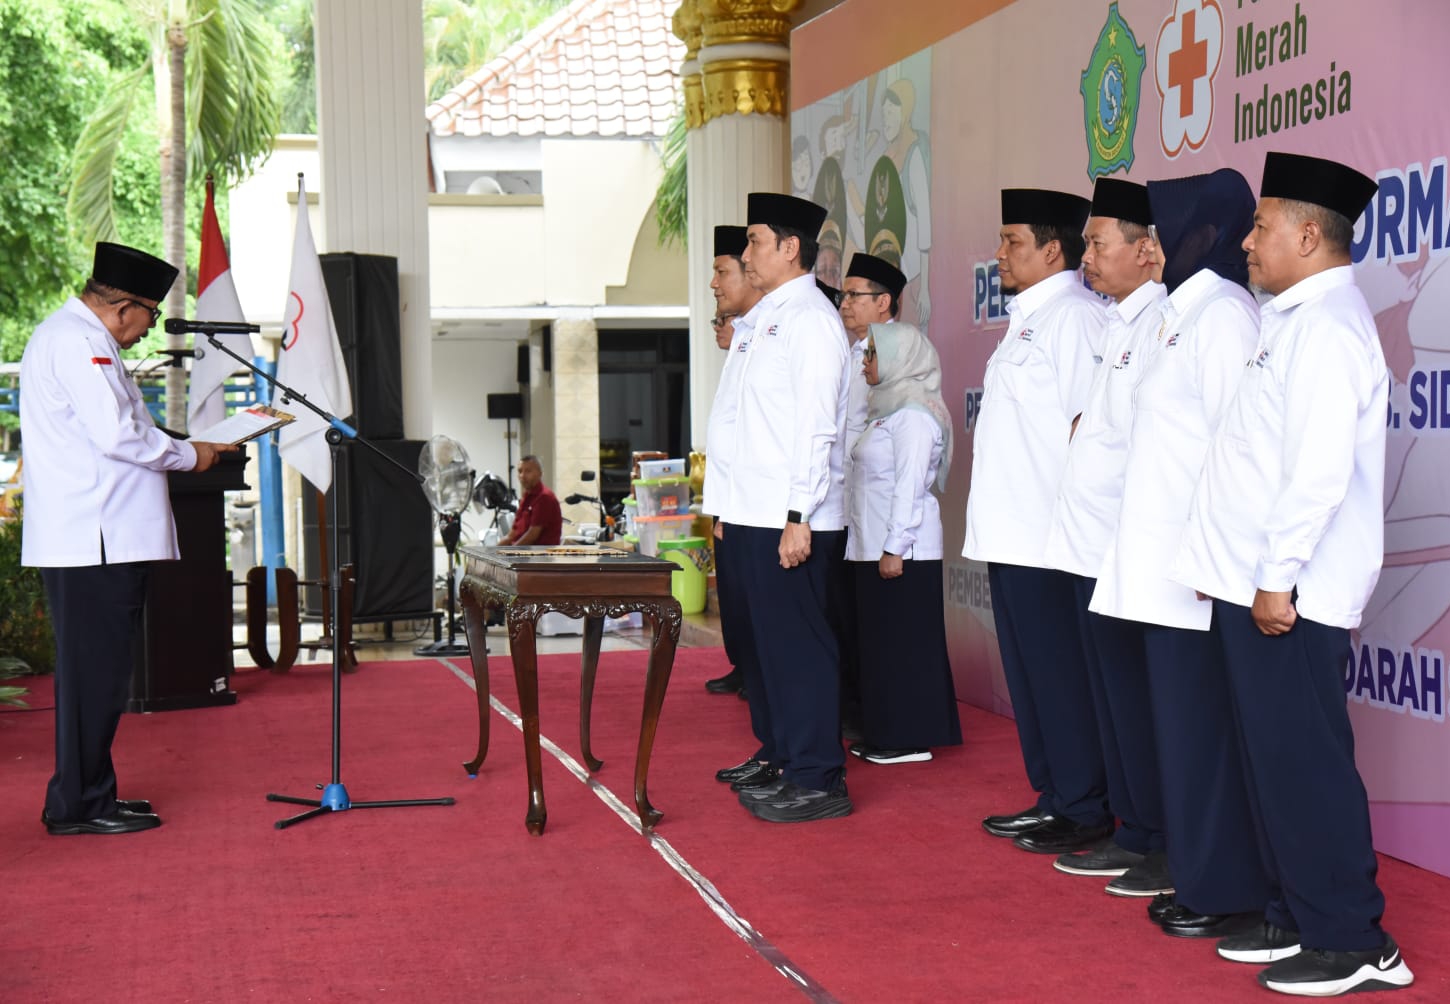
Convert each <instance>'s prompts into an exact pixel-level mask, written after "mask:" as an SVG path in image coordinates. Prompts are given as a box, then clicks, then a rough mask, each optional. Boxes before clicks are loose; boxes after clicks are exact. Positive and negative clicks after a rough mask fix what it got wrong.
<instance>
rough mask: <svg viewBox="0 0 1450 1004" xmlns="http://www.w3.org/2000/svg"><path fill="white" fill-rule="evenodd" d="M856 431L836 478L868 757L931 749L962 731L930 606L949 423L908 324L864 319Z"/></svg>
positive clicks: (895, 757) (929, 351) (941, 630)
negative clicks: (859, 428)
mask: <svg viewBox="0 0 1450 1004" xmlns="http://www.w3.org/2000/svg"><path fill="white" fill-rule="evenodd" d="M865 373H866V382H867V383H868V384H869V385H870V386H871V391H870V394H869V396H868V398H867V421H866V430H865V431H864V432H863V433H861V435H860V437H859V438H858V439H857V440H856V442H855V443H853V444H851V464H850V465H849V467H848V472H849V473H848V475H847V480H846V504H847V506H848V507H849V510H850V520H849V523H850V533H849V536H848V538H847V543H846V561H847V566H846V567H847V570H848V574H850V575H853V576H855V579H856V632H857V646H858V649H859V653H860V658H861V714H862V734H863V736H864V741H863V742H860V743H856V744H854V745H853V746H852V747H851V752H852V753H854V754H855V755H857V756H859V757H861V758H862V759H864V760H868V761H870V762H871V763H912V762H916V761H921V760H930V759H931V747H933V746H955V745H958V744H960V743H961V741H962V730H961V722H960V719H959V718H958V716H957V698H956V688H955V687H954V686H953V684H952V670H951V664H950V663H949V662H948V660H947V640H946V623H945V616H944V612H943V607H942V526H941V510H940V508H939V507H938V505H937V500H936V496H935V495H933V494H932V487H933V486H935V487H936V488H937V489H941V488H942V487H943V486H945V485H946V480H947V469H948V466H949V465H950V463H951V456H952V422H951V415H950V414H949V413H948V412H947V408H946V404H945V403H944V402H943V401H942V397H941V364H940V362H939V361H938V359H937V354H936V349H934V348H932V345H931V342H929V341H927V339H926V337H925V336H924V335H922V333H921V332H920V331H918V330H917V329H916V328H914V327H912V326H911V325H909V324H873V325H871V332H870V334H869V335H868V337H867V343H866V353H865Z"/></svg>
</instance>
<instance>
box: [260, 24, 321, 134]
mask: <svg viewBox="0 0 1450 1004" xmlns="http://www.w3.org/2000/svg"><path fill="white" fill-rule="evenodd" d="M312 4H313V0H261V6H262V7H264V8H270V10H268V11H267V12H266V16H267V19H268V20H270V21H271V22H272V23H273V24H275V25H276V26H277V30H278V31H279V32H281V33H282V39H283V45H284V46H285V56H284V58H283V64H284V66H285V68H286V76H285V82H284V83H283V85H282V88H281V102H282V125H281V130H282V132H287V133H315V132H317V45H316V42H315V41H314V40H313V36H312Z"/></svg>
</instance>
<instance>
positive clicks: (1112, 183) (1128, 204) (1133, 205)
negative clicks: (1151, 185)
mask: <svg viewBox="0 0 1450 1004" xmlns="http://www.w3.org/2000/svg"><path fill="white" fill-rule="evenodd" d="M1092 215H1094V216H1105V217H1108V218H1110V219H1114V220H1127V221H1128V222H1129V223H1136V224H1138V225H1139V226H1144V227H1146V226H1147V225H1148V224H1150V223H1152V222H1153V210H1152V209H1151V208H1150V206H1149V204H1148V186H1147V185H1139V184H1137V183H1136V182H1132V181H1124V180H1122V179H1121V178H1099V179H1098V182H1097V184H1096V185H1094V186H1093V209H1092Z"/></svg>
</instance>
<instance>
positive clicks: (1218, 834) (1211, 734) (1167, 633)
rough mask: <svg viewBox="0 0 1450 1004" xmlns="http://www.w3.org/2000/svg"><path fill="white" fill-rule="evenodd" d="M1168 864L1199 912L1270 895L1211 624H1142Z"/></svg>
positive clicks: (1240, 906)
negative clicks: (1205, 627) (1208, 627)
mask: <svg viewBox="0 0 1450 1004" xmlns="http://www.w3.org/2000/svg"><path fill="white" fill-rule="evenodd" d="M1143 647H1144V650H1145V652H1146V653H1147V657H1148V676H1149V681H1150V693H1151V695H1152V699H1153V725H1154V729H1155V731H1156V733H1157V737H1158V771H1159V774H1160V776H1161V777H1162V781H1163V829H1164V831H1165V833H1166V835H1167V838H1168V870H1169V872H1170V873H1171V874H1172V875H1173V887H1174V889H1175V890H1176V896H1177V898H1178V902H1179V903H1181V904H1182V905H1183V906H1185V907H1187V908H1188V909H1190V910H1194V911H1196V912H1198V913H1215V914H1225V913H1257V912H1261V911H1262V910H1263V909H1264V908H1265V907H1266V906H1267V905H1268V903H1269V900H1270V899H1271V898H1272V897H1273V888H1272V885H1271V882H1270V878H1269V875H1268V873H1267V872H1265V870H1264V863H1263V858H1262V855H1261V854H1260V853H1259V842H1258V837H1257V835H1256V833H1255V830H1254V818H1253V814H1252V813H1251V812H1250V811H1249V794H1248V789H1247V788H1246V787H1245V783H1244V762H1243V758H1242V756H1241V755H1240V753H1239V740H1238V729H1237V725H1236V716H1235V715H1234V710H1233V699H1232V697H1231V696H1230V694H1229V688H1228V676H1227V675H1226V672H1225V669H1224V664H1223V650H1222V647H1221V645H1220V644H1219V641H1218V639H1217V638H1215V637H1213V635H1212V634H1210V632H1208V631H1191V630H1188V629H1187V628H1176V627H1164V626H1162V625H1158V624H1146V625H1144V626H1143Z"/></svg>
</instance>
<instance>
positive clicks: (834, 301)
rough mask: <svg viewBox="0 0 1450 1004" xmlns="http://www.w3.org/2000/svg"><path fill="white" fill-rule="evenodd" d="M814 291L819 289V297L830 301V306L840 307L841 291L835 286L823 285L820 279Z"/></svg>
mask: <svg viewBox="0 0 1450 1004" xmlns="http://www.w3.org/2000/svg"><path fill="white" fill-rule="evenodd" d="M816 289H819V290H820V291H821V295H822V296H824V297H825V298H826V299H827V300H830V301H831V306H833V307H839V306H840V305H841V291H840V290H839V289H837V288H836V287H835V286H832V285H829V284H828V283H824V282H822V281H821V280H820V279H817V280H816Z"/></svg>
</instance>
